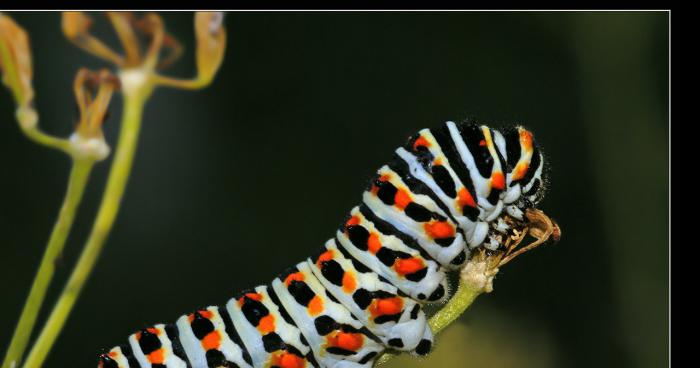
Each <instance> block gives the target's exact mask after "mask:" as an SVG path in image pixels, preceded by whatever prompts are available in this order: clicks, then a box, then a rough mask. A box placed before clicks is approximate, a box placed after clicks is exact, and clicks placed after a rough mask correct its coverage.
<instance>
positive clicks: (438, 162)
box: [433, 159, 442, 166]
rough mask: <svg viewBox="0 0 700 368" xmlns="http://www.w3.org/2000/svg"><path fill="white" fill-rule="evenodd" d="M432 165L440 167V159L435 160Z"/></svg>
mask: <svg viewBox="0 0 700 368" xmlns="http://www.w3.org/2000/svg"><path fill="white" fill-rule="evenodd" d="M433 165H434V166H442V160H441V159H437V160H435V161H433Z"/></svg>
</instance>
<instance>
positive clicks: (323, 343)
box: [272, 262, 384, 367]
mask: <svg viewBox="0 0 700 368" xmlns="http://www.w3.org/2000/svg"><path fill="white" fill-rule="evenodd" d="M272 288H273V290H274V291H275V293H276V294H277V296H278V297H279V300H280V301H281V304H282V306H284V308H285V309H286V310H287V312H289V314H290V315H291V317H292V319H294V320H296V321H298V324H299V326H300V329H301V331H302V334H303V335H304V337H305V338H306V340H307V341H308V342H309V345H310V346H311V349H312V350H313V352H314V355H315V357H316V360H317V361H318V362H319V363H320V364H321V365H322V366H323V367H370V366H371V365H372V363H373V357H375V356H377V355H378V354H379V353H380V352H381V351H383V350H384V346H383V345H381V344H380V342H379V341H378V339H377V338H376V337H375V336H373V335H372V334H371V332H370V331H369V330H368V329H367V327H365V326H363V325H362V323H361V322H360V321H359V320H357V319H356V318H355V317H354V316H352V314H351V313H350V312H349V311H348V310H347V308H345V307H344V306H343V305H341V304H340V303H338V301H336V300H334V299H333V298H332V297H331V296H330V294H328V293H327V292H326V289H325V288H324V287H323V285H321V283H320V282H319V281H318V279H317V278H316V277H315V276H314V275H313V273H312V272H311V268H310V267H309V265H308V264H307V263H306V262H301V263H299V264H297V265H296V267H294V268H292V269H290V270H288V271H287V272H285V273H283V274H282V275H280V277H278V278H276V279H275V280H274V281H273V282H272Z"/></svg>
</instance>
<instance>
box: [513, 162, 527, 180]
mask: <svg viewBox="0 0 700 368" xmlns="http://www.w3.org/2000/svg"><path fill="white" fill-rule="evenodd" d="M529 166H530V165H528V164H527V163H525V162H521V163H519V164H518V165H517V166H516V167H515V170H513V171H514V173H513V177H512V180H520V179H522V178H524V177H525V174H527V169H528V167H529Z"/></svg>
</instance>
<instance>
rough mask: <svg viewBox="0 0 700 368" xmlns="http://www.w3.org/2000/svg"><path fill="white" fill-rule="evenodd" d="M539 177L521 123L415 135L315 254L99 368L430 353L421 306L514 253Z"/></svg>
mask: <svg viewBox="0 0 700 368" xmlns="http://www.w3.org/2000/svg"><path fill="white" fill-rule="evenodd" d="M544 167H545V162H544V156H543V155H542V153H541V150H540V148H539V147H538V145H537V144H536V143H535V140H534V138H533V135H532V133H530V132H529V131H528V130H526V129H525V128H523V127H522V126H514V127H509V128H506V129H503V130H502V131H499V130H495V129H491V128H489V127H487V126H484V125H478V124H476V123H474V122H464V123H454V122H452V121H448V122H447V123H445V124H443V125H442V126H439V127H437V128H431V129H423V130H421V131H419V132H418V133H416V134H415V135H413V136H412V137H410V138H409V139H408V141H407V142H406V143H405V144H404V145H403V146H401V147H399V148H398V149H396V150H395V151H394V153H393V157H392V158H391V160H390V161H389V162H388V163H387V164H386V165H384V166H382V167H381V168H379V170H377V172H376V174H375V175H374V176H373V177H372V179H371V180H370V182H369V183H368V185H367V187H366V188H365V190H364V192H363V193H362V200H361V203H360V204H359V205H358V206H356V207H354V208H352V209H351V210H350V212H349V213H348V214H347V216H346V218H345V219H344V221H343V222H342V224H341V225H340V226H339V227H338V229H336V231H335V233H334V234H333V237H332V238H331V239H329V240H328V241H326V243H325V244H324V245H323V246H321V247H320V249H319V250H318V251H317V252H315V253H314V254H312V255H311V256H310V257H308V258H307V259H305V260H303V261H301V262H300V263H298V264H296V265H294V266H292V267H290V268H288V269H287V270H285V271H283V272H282V273H280V274H279V276H277V277H276V278H274V279H273V280H272V281H270V282H269V283H267V284H264V285H260V286H257V287H255V288H251V289H248V290H244V291H241V292H239V293H238V294H237V295H234V296H233V297H232V298H231V299H229V300H228V301H227V302H226V303H224V304H221V305H218V306H209V307H206V308H202V309H198V310H195V311H193V312H191V313H188V314H185V315H182V316H180V317H179V318H178V319H177V320H176V321H175V322H174V323H169V324H156V325H153V326H150V327H147V328H143V329H141V330H139V331H137V332H135V333H133V334H132V335H130V336H129V337H128V340H127V342H125V343H124V344H122V345H119V346H116V347H114V348H112V349H111V350H109V351H107V352H105V353H103V354H101V355H100V356H99V358H98V367H100V368H126V367H132V368H133V367H154V368H163V367H168V368H171V367H183V368H184V367H193V368H209V367H266V368H267V367H280V368H303V367H319V368H322V367H328V368H345V367H348V368H350V367H371V366H372V365H373V364H374V362H375V360H376V358H377V357H379V356H380V355H381V354H382V353H383V352H384V351H385V350H387V349H391V350H395V351H405V352H409V353H411V354H414V355H418V356H424V355H427V354H428V353H430V351H431V348H432V346H433V331H432V330H431V328H430V326H429V324H428V316H426V313H425V312H424V311H423V306H424V305H425V304H429V303H439V302H442V301H444V300H445V299H447V298H448V296H449V295H448V294H449V292H448V289H447V277H446V276H447V273H448V272H454V271H458V270H460V269H462V268H463V267H464V266H465V265H466V264H467V263H468V262H469V261H470V259H472V258H473V257H475V256H476V255H483V254H488V255H499V256H504V257H503V260H504V261H507V260H509V259H511V258H512V256H513V255H515V254H519V252H520V251H523V250H524V248H521V249H519V250H518V252H515V253H511V251H512V250H513V249H514V248H513V245H512V244H511V240H512V239H514V238H516V237H517V238H519V240H518V241H517V243H519V241H520V240H522V238H523V237H524V235H525V233H526V232H527V231H524V229H527V227H528V224H529V223H531V218H532V217H531V216H530V213H531V211H534V209H535V206H536V205H537V204H538V202H539V201H540V200H541V199H542V197H543V195H544V188H545V185H544V184H545V179H544V178H543V172H544ZM540 213H541V212H540ZM543 216H544V215H543ZM555 226H556V225H555ZM555 229H556V231H557V233H555V234H554V235H555V236H554V237H555V238H556V237H558V231H559V230H558V227H556V228H555ZM533 244H534V243H533ZM528 247H530V246H527V247H525V248H528ZM504 263H505V262H502V263H501V264H504Z"/></svg>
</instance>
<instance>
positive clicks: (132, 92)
mask: <svg viewBox="0 0 700 368" xmlns="http://www.w3.org/2000/svg"><path fill="white" fill-rule="evenodd" d="M139 72H140V73H144V72H143V71H139ZM146 75H147V74H146V73H144V79H143V80H141V83H140V84H139V85H137V86H131V88H125V89H124V98H125V100H124V115H123V118H122V123H121V131H120V135H119V142H118V145H117V148H116V150H115V153H114V161H113V162H112V166H111V169H110V173H109V178H108V179H107V186H106V189H105V192H104V195H103V197H102V203H101V204H100V208H99V210H98V213H97V217H96V219H95V223H94V225H93V228H92V231H91V233H90V236H89V237H88V240H87V241H86V243H85V247H84V249H83V251H82V254H81V255H80V258H79V260H78V263H77V264H76V266H75V268H74V269H73V273H72V274H71V276H70V278H69V280H68V282H67V284H66V286H65V288H64V290H63V292H62V294H61V295H60V297H59V299H58V302H57V303H56V305H55V306H54V309H53V310H52V312H51V314H50V315H49V318H48V320H47V322H46V324H45V325H44V328H43V329H42V331H41V333H40V335H39V337H38V339H37V341H36V343H35V344H34V347H33V348H32V350H31V351H30V353H29V355H28V357H27V360H26V362H25V364H24V367H26V368H34V367H41V366H42V364H43V362H44V360H45V359H46V356H47V355H48V353H49V351H50V350H51V348H52V346H53V344H54V342H55V341H56V338H57V337H58V334H59V333H60V331H61V330H62V328H63V325H64V324H65V322H66V319H67V318H68V316H69V314H70V312H71V310H72V308H73V305H74V304H75V301H76V299H77V298H78V296H79V294H80V292H81V290H82V289H83V286H84V285H85V281H86V280H87V278H88V276H89V275H90V273H91V272H92V269H93V268H94V266H95V263H96V261H97V259H98V257H99V255H100V253H101V251H102V247H103V245H104V242H105V240H106V239H107V237H108V235H109V233H110V231H111V229H112V225H113V224H114V220H115V218H116V215H117V213H118V211H119V207H120V204H121V200H122V196H123V194H124V189H125V187H126V183H127V181H128V178H129V174H130V172H131V167H132V163H133V158H134V153H135V151H136V143H137V141H138V136H139V130H140V126H141V118H142V112H143V105H144V103H145V101H146V100H147V99H148V97H149V95H150V92H151V90H152V86H151V85H150V84H149V83H147V78H145V76H146Z"/></svg>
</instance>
